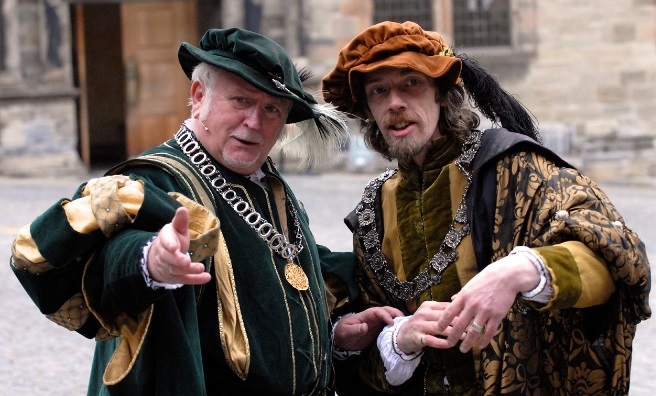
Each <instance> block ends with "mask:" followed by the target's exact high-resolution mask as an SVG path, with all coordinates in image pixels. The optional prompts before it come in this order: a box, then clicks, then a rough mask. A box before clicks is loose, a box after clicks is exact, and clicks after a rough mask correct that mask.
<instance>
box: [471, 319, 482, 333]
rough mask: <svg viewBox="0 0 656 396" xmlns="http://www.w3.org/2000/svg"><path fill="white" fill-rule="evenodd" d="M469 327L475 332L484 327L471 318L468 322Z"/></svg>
mask: <svg viewBox="0 0 656 396" xmlns="http://www.w3.org/2000/svg"><path fill="white" fill-rule="evenodd" d="M469 328H470V329H472V331H475V332H477V333H480V332H481V331H483V329H484V328H485V326H481V325H479V324H476V322H474V321H473V320H472V322H471V323H470V324H469Z"/></svg>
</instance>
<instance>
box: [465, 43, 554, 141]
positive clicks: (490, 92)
mask: <svg viewBox="0 0 656 396" xmlns="http://www.w3.org/2000/svg"><path fill="white" fill-rule="evenodd" d="M457 56H458V58H460V59H461V60H462V72H461V73H460V77H461V78H462V82H463V85H464V86H465V89H466V90H467V92H468V93H469V96H470V98H471V100H472V101H473V103H474V105H476V107H477V108H478V109H479V110H480V111H481V113H482V114H483V115H484V116H485V117H487V118H489V119H490V120H491V121H494V122H498V123H500V124H501V126H502V127H504V128H506V129H507V130H509V131H512V132H517V133H521V134H522V135H526V136H529V137H531V138H533V139H535V140H537V141H538V142H539V141H541V139H540V133H539V132H538V127H537V125H536V124H537V121H536V120H535V118H534V117H533V115H532V114H531V113H530V112H529V111H528V110H527V109H526V108H525V107H524V106H523V105H522V104H521V103H520V102H519V101H518V100H517V99H516V98H515V97H513V96H512V95H511V94H509V93H508V92H506V91H505V90H504V89H503V88H501V86H500V85H499V82H498V81H497V79H496V77H494V76H493V75H491V74H490V73H488V72H487V71H485V70H484V69H483V68H482V67H481V66H480V65H479V64H478V62H476V61H475V60H473V59H470V58H469V57H467V55H465V54H458V55H457Z"/></svg>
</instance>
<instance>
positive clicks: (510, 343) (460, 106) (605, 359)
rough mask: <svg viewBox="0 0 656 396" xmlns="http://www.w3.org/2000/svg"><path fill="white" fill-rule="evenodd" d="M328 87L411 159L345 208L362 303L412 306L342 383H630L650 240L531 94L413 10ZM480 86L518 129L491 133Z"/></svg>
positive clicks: (397, 153) (506, 389)
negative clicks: (549, 128) (523, 96)
mask: <svg viewBox="0 0 656 396" xmlns="http://www.w3.org/2000/svg"><path fill="white" fill-rule="evenodd" d="M323 87H324V98H325V100H326V102H329V103H332V104H334V105H336V106H337V108H338V109H340V110H343V111H346V112H349V113H351V114H353V115H355V116H357V117H360V119H361V123H362V127H363V131H364V134H365V140H366V141H367V142H368V144H369V146H370V147H372V148H373V149H374V150H376V151H378V152H380V153H382V155H383V156H385V157H386V158H396V159H398V164H399V166H398V170H391V171H388V172H385V173H384V174H383V175H381V176H379V177H378V178H376V179H375V180H373V181H372V182H371V183H370V184H369V185H367V187H366V188H365V192H364V194H363V199H362V201H361V203H360V204H359V205H358V206H357V208H356V210H355V211H354V212H353V213H351V215H349V217H348V218H347V222H348V223H349V224H350V226H351V227H352V229H353V232H354V235H355V241H356V251H357V254H358V256H359V265H358V269H357V271H358V272H357V278H358V282H359V286H360V289H361V293H362V300H361V303H362V306H361V309H364V308H369V307H375V306H384V305H389V306H394V307H396V308H398V309H399V310H401V311H403V312H404V313H405V315H404V316H403V317H397V318H395V319H394V321H395V323H394V324H392V325H389V326H386V327H385V328H384V330H383V331H382V332H381V333H380V335H379V336H378V339H377V343H376V344H375V345H372V346H371V347H369V348H365V349H364V350H363V351H362V352H361V353H360V354H359V356H357V357H355V356H351V357H350V358H349V359H347V360H345V361H344V363H343V366H344V367H345V369H344V370H338V371H337V380H338V383H339V384H340V385H339V386H338V392H339V394H340V395H347V394H358V395H363V394H368V393H376V392H378V391H382V392H397V393H402V394H440V395H476V394H487V395H502V394H513V395H531V394H535V395H553V394H558V395H571V394H584V395H592V394H604V395H607V394H614V395H615V394H616V395H620V394H622V395H625V394H627V393H628V390H629V379H630V375H629V374H630V367H631V348H632V340H633V337H634V335H635V331H636V325H637V324H638V323H639V322H640V321H641V320H645V319H647V318H649V317H650V314H651V310H650V307H649V305H648V296H649V291H650V285H651V280H650V269H649V263H648V261H647V257H646V254H645V250H644V245H643V244H642V242H641V241H640V240H639V238H638V236H637V235H636V234H635V233H634V232H633V231H632V230H631V229H630V228H629V227H627V226H626V225H625V224H624V221H623V219H622V217H621V215H620V214H619V213H618V211H617V210H616V209H615V207H614V206H613V205H612V204H611V202H610V201H609V200H608V198H607V196H606V195H605V194H604V193H603V192H602V191H601V190H600V189H599V188H598V186H597V185H596V184H595V183H594V182H593V181H591V180H590V179H589V178H588V177H586V176H585V175H583V174H581V173H580V172H579V171H577V170H576V169H574V168H573V167H571V166H570V165H568V164H567V163H566V162H565V161H563V160H562V159H560V158H559V157H558V156H556V155H555V154H554V153H552V152H550V151H549V150H547V149H545V148H544V147H543V146H541V145H540V144H539V143H538V142H537V140H539V138H538V133H537V130H536V127H535V125H534V123H533V120H532V118H531V117H530V116H529V114H528V113H527V111H526V110H525V109H524V108H523V107H522V106H521V104H519V103H518V102H517V101H516V100H515V99H513V98H512V96H510V95H509V94H508V93H506V92H505V91H503V90H502V89H501V88H500V87H499V85H498V83H497V82H496V80H495V79H494V78H493V77H492V76H491V75H489V74H488V73H487V72H485V70H483V69H482V68H480V66H479V65H478V64H477V63H475V62H474V61H472V60H470V59H468V58H467V57H466V56H464V55H455V54H454V52H453V50H452V49H451V48H450V47H449V46H448V45H447V44H446V43H445V42H444V40H443V39H442V37H441V36H440V35H439V34H438V33H436V32H430V31H424V30H423V29H422V28H421V27H420V26H418V25H417V24H415V23H412V22H405V23H403V24H399V23H395V22H383V23H380V24H377V25H374V26H372V27H370V28H368V29H366V30H364V31H363V32H362V33H360V34H359V35H357V36H356V37H355V38H354V39H353V40H352V41H351V42H350V43H349V44H347V45H346V46H345V47H344V49H343V50H342V51H341V52H340V54H339V57H338V60H337V65H336V66H335V68H334V69H333V70H332V71H331V72H330V73H329V74H328V75H327V76H326V77H324V79H323ZM466 95H469V96H470V99H471V101H472V102H473V103H474V104H475V105H476V106H477V107H478V109H479V110H480V111H481V113H482V114H483V115H485V116H487V117H488V118H490V119H491V120H493V121H495V122H496V123H499V124H501V126H502V127H503V128H498V129H489V130H486V131H478V130H477V129H476V128H477V127H478V125H479V118H478V116H477V115H476V114H474V113H473V112H472V111H470V110H469V109H468V108H467V106H466V105H467V96H466ZM347 318H348V317H346V318H344V319H342V320H341V321H339V322H338V323H337V324H336V327H335V344H336V346H338V347H346V345H345V343H347V342H348V340H349V336H348V334H342V333H341V332H342V331H343V330H346V329H347V328H348V326H343V324H344V325H345V324H347V323H348V319H347ZM342 322H344V323H342ZM354 354H356V353H351V355H354Z"/></svg>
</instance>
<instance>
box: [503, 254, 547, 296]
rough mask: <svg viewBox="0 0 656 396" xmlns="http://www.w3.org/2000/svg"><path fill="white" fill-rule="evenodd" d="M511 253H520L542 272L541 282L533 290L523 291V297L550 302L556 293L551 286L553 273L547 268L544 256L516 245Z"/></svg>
mask: <svg viewBox="0 0 656 396" xmlns="http://www.w3.org/2000/svg"><path fill="white" fill-rule="evenodd" d="M510 254H511V255H515V254H516V255H519V256H522V257H524V258H526V259H527V260H528V261H530V262H531V263H532V264H533V265H534V266H535V268H536V269H537V270H538V272H539V273H540V283H539V284H538V285H537V286H536V287H535V289H533V290H529V291H526V292H522V293H521V294H522V297H523V298H524V299H526V300H529V301H534V302H538V303H542V304H546V303H548V302H549V301H550V300H551V298H552V297H553V295H554V290H553V287H552V286H551V274H549V270H547V267H546V265H545V264H544V262H543V261H542V258H540V256H539V255H538V254H537V253H536V252H535V251H533V249H531V248H529V247H526V246H515V248H514V249H513V250H512V251H511V252H510Z"/></svg>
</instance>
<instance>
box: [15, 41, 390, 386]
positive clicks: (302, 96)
mask: <svg viewBox="0 0 656 396" xmlns="http://www.w3.org/2000/svg"><path fill="white" fill-rule="evenodd" d="M178 57H179V60H180V64H181V66H182V69H183V70H184V72H185V73H186V75H187V76H188V77H189V78H190V79H191V89H190V93H191V95H190V104H191V117H190V118H189V119H188V120H186V121H184V123H183V124H182V126H181V127H180V129H179V131H178V132H177V133H176V134H175V136H174V138H173V139H171V140H169V141H167V142H165V143H163V144H162V145H160V146H159V147H156V148H154V149H151V150H148V151H146V152H144V153H143V154H141V155H139V156H138V157H137V158H135V159H132V160H129V161H126V162H125V163H122V164H119V165H118V166H116V167H114V168H113V169H111V170H110V171H109V172H107V174H106V176H104V177H101V178H98V179H93V180H90V181H89V182H88V183H85V184H84V185H82V186H81V187H80V188H79V189H78V191H77V192H76V193H75V195H74V196H73V198H72V199H71V200H68V199H64V200H61V201H60V202H58V203H56V204H55V205H53V206H52V207H51V208H50V209H49V210H47V211H46V212H45V213H43V214H42V215H41V216H39V217H38V218H37V219H36V220H35V221H34V222H32V223H31V224H29V225H27V226H25V227H24V228H23V229H22V230H21V232H20V234H19V235H18V237H17V239H16V241H15V243H14V246H13V252H12V253H13V254H12V259H11V266H12V269H13V270H14V273H15V274H16V276H17V277H18V279H19V280H20V281H21V283H22V284H23V286H24V287H25V289H26V290H27V292H28V293H29V295H30V297H31V298H32V299H33V300H34V302H35V303H36V304H37V306H38V307H39V308H40V309H41V311H42V312H43V313H44V314H46V315H47V316H48V317H49V318H50V319H52V320H54V321H55V322H57V323H59V324H61V325H62V326H65V327H67V328H69V329H71V330H75V331H78V332H79V333H81V334H83V335H85V336H87V337H89V338H95V339H96V340H97V344H96V351H95V355H94V362H93V368H92V373H91V379H90V384H89V389H88V393H89V394H90V395H100V394H120V395H204V394H211V395H215V394H273V395H276V394H280V395H283V394H284V395H291V394H305V395H309V394H313V395H314V394H317V395H321V394H327V393H329V392H331V391H332V386H333V369H332V361H331V355H332V342H331V325H330V323H329V318H330V316H329V315H330V312H331V311H332V308H333V307H334V306H335V305H336V304H338V303H340V302H341V301H345V300H347V299H349V298H353V297H354V296H355V295H356V293H357V287H356V286H355V285H354V283H353V279H352V274H353V269H354V265H355V256H354V255H353V254H352V253H333V252H330V251H329V250H328V249H326V248H325V247H322V246H319V245H317V244H316V242H315V241H314V238H313V236H312V233H311V232H310V229H309V227H308V218H307V214H306V213H305V212H304V210H303V207H302V205H301V204H300V203H299V202H298V201H297V199H296V198H295V196H294V194H293V193H292V191H291V190H290V188H289V186H288V185H287V184H286V183H285V181H284V180H283V178H282V177H281V175H280V173H279V172H278V171H277V170H276V167H275V165H274V163H273V162H272V161H271V159H270V158H269V157H268V154H269V152H270V150H271V148H272V147H273V145H274V143H275V142H276V141H277V140H278V139H279V137H281V133H282V131H283V127H284V126H285V124H295V125H294V126H295V128H294V129H293V130H292V131H291V132H290V133H293V136H291V138H292V139H293V140H294V142H295V143H296V144H300V147H297V150H299V152H300V153H302V154H303V155H304V159H305V160H309V161H312V160H313V159H315V158H316V156H317V155H320V154H324V155H325V154H326V152H328V153H329V149H330V148H331V147H337V146H338V145H339V143H340V142H341V141H342V139H343V137H344V134H345V132H346V127H345V123H344V118H343V117H342V114H341V113H340V112H339V111H336V110H334V109H333V108H332V107H331V106H328V105H318V104H317V102H316V101H315V99H314V98H312V96H310V95H309V94H307V93H306V92H304V90H303V85H302V80H301V76H300V75H299V73H298V72H297V70H296V69H295V67H294V65H293V63H292V61H291V60H290V59H289V57H288V56H287V54H286V53H285V51H284V50H283V49H282V47H280V46H279V45H277V44H276V43H275V42H273V41H272V40H270V39H268V38H266V37H264V36H261V35H259V34H256V33H252V32H249V31H245V30H241V29H213V30H210V31H208V32H207V33H206V34H205V35H204V36H203V38H202V39H201V41H200V46H199V48H197V47H194V46H192V45H190V44H188V43H183V44H182V45H181V47H180V49H179V52H178ZM327 150H328V151H327ZM399 313H400V312H398V311H397V310H395V309H392V308H385V309H375V310H368V311H365V312H364V313H361V314H358V315H356V316H354V317H353V318H352V319H350V320H351V321H353V322H354V323H355V326H352V327H350V329H351V330H352V333H351V335H352V337H349V338H350V343H352V344H353V345H354V347H356V348H357V347H358V344H360V347H362V348H364V347H365V346H366V345H367V344H368V343H371V342H373V341H374V340H375V337H376V336H377V334H378V332H379V331H380V330H381V329H382V327H384V325H385V324H386V323H392V316H394V315H396V314H399Z"/></svg>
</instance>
